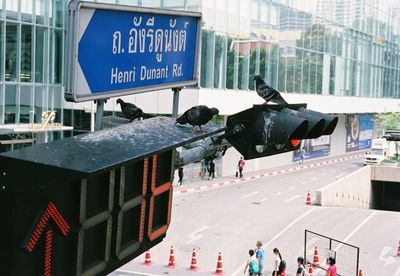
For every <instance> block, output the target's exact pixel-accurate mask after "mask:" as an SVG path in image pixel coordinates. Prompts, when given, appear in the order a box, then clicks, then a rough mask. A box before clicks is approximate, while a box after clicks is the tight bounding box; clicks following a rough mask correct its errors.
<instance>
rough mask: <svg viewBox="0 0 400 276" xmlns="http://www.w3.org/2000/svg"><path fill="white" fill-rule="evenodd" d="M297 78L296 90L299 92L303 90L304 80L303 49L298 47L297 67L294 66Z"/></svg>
mask: <svg viewBox="0 0 400 276" xmlns="http://www.w3.org/2000/svg"><path fill="white" fill-rule="evenodd" d="M294 71H295V72H294V74H295V80H294V91H295V92H297V93H301V92H303V90H302V80H303V50H301V49H297V48H296V57H295V68H294Z"/></svg>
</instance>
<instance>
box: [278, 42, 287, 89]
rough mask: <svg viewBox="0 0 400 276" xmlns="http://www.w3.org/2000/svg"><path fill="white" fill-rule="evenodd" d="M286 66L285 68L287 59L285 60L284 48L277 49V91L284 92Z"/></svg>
mask: <svg viewBox="0 0 400 276" xmlns="http://www.w3.org/2000/svg"><path fill="white" fill-rule="evenodd" d="M286 66H287V58H286V48H285V47H281V48H279V64H278V87H277V90H279V91H282V92H284V91H286Z"/></svg>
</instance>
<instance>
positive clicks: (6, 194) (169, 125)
mask: <svg viewBox="0 0 400 276" xmlns="http://www.w3.org/2000/svg"><path fill="white" fill-rule="evenodd" d="M224 130H225V127H216V126H204V127H203V132H201V133H193V132H192V127H186V126H179V127H178V126H176V125H175V120H174V119H171V118H166V117H157V118H151V119H147V120H143V121H139V122H135V123H131V124H124V125H122V126H119V127H116V128H112V129H106V130H102V131H97V132H94V133H90V134H85V135H80V136H75V137H70V138H66V139H63V140H58V141H55V142H52V143H48V144H40V145H36V146H33V147H29V148H24V149H20V150H16V151H11V152H6V153H2V154H0V219H1V221H2V226H1V227H0V245H1V246H0V259H1V260H2V263H1V266H0V275H1V276H3V275H7V276H14V275H15V276H17V275H58V276H73V275H99V276H101V275H108V274H109V273H110V272H112V271H113V270H115V269H117V268H118V267H120V266H122V265H124V264H125V263H127V262H128V261H130V260H132V259H133V258H135V257H137V256H139V255H140V254H142V253H143V252H145V251H146V250H147V249H149V248H151V247H153V246H154V245H156V244H157V243H159V242H161V241H162V240H163V238H164V237H165V235H166V232H167V230H168V227H169V224H170V220H171V206H172V189H173V188H172V180H173V173H174V160H175V158H174V156H175V148H176V147H179V146H182V145H184V144H187V143H190V142H194V141H196V140H200V139H204V138H206V137H208V136H210V135H214V134H217V133H219V132H223V131H224Z"/></svg>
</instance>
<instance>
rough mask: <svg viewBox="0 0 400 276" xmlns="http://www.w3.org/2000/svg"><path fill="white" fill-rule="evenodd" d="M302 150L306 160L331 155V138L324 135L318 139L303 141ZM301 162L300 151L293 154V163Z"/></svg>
mask: <svg viewBox="0 0 400 276" xmlns="http://www.w3.org/2000/svg"><path fill="white" fill-rule="evenodd" d="M301 143H302V145H301V147H300V148H301V149H303V151H304V152H303V153H304V159H312V158H319V157H324V156H329V155H330V154H331V136H330V135H324V136H321V137H319V138H317V139H305V140H302V142H301ZM299 160H300V150H295V151H294V152H293V162H296V161H299Z"/></svg>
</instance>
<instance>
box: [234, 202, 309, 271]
mask: <svg viewBox="0 0 400 276" xmlns="http://www.w3.org/2000/svg"><path fill="white" fill-rule="evenodd" d="M315 209H316V207H313V208H311V209H310V210H308V211H307V212H305V213H304V214H302V215H301V216H299V217H297V218H296V219H295V220H294V221H292V222H291V223H289V224H288V225H287V226H286V227H285V228H283V229H282V231H280V232H279V233H278V234H276V235H275V236H274V237H273V238H272V239H270V240H269V241H268V242H267V243H266V244H264V245H263V247H262V248H263V249H264V250H265V249H266V248H267V247H268V246H270V245H271V244H272V243H273V242H275V240H277V239H278V238H279V237H280V236H282V235H283V234H284V233H285V232H286V231H287V230H289V229H290V228H291V227H292V226H293V225H295V224H296V223H297V222H299V221H301V220H302V219H304V218H305V217H306V216H308V215H309V214H311V213H312V212H313V211H315ZM244 266H245V265H241V266H240V267H238V268H237V269H236V270H235V271H234V272H233V273H232V274H231V276H235V275H237V274H238V273H243V270H244Z"/></svg>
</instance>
